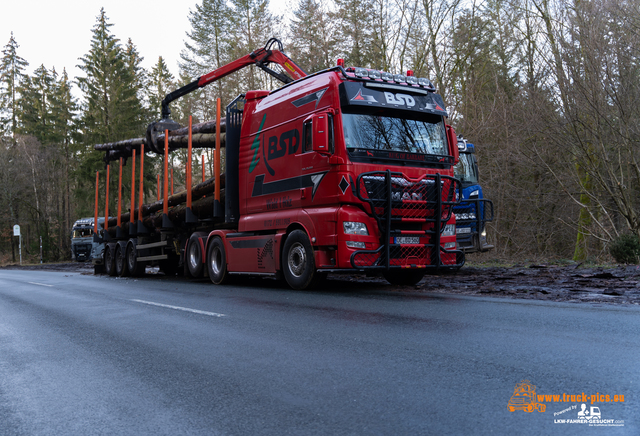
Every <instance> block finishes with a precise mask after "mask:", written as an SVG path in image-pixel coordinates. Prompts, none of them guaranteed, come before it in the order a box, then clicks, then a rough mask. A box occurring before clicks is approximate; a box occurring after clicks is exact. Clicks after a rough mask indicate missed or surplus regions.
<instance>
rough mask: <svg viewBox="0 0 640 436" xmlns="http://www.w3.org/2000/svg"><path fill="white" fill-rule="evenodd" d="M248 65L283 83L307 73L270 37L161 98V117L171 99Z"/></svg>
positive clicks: (169, 113)
mask: <svg viewBox="0 0 640 436" xmlns="http://www.w3.org/2000/svg"><path fill="white" fill-rule="evenodd" d="M273 44H278V46H279V47H278V48H279V50H271V46H272V45H273ZM270 63H276V64H279V65H281V66H282V67H283V68H284V69H285V70H286V71H287V72H289V74H291V75H292V76H293V79H291V78H290V77H289V76H286V75H284V74H281V73H278V72H277V71H274V70H272V69H270V68H269V67H268V65H269V64H270ZM249 65H256V66H258V67H260V68H261V69H262V70H264V71H265V72H267V73H269V74H270V75H272V76H273V77H275V78H276V79H278V80H280V81H281V82H283V83H289V82H292V81H293V80H297V79H301V78H303V77H306V76H307V73H306V72H305V71H304V70H303V69H302V68H300V67H299V66H298V65H296V63H295V62H293V61H292V60H291V58H289V56H287V55H286V54H284V53H283V52H282V43H281V42H280V41H279V40H277V39H275V38H271V39H270V40H269V41H268V42H267V43H266V44H265V46H264V48H260V49H258V50H255V51H254V52H252V53H250V54H248V55H246V56H243V57H241V58H240V59H236V60H235V61H233V62H230V63H228V64H227V65H224V66H222V67H220V68H218V69H216V70H213V71H212V72H210V73H208V74H205V75H204V76H200V77H198V78H197V79H196V80H194V81H193V82H191V83H189V84H188V85H185V86H183V87H182V88H179V89H176V90H175V91H173V92H171V93H169V94H167V96H166V97H165V98H164V100H162V119H163V120H164V119H168V118H169V116H170V115H171V110H170V109H169V103H171V102H172V101H174V100H176V99H178V98H180V97H182V96H184V95H186V94H189V93H190V92H192V91H195V90H196V89H199V88H202V87H203V86H207V85H208V84H210V83H212V82H215V81H216V80H218V79H222V78H223V77H225V76H227V75H229V74H231V73H234V72H236V71H238V70H240V69H242V68H244V67H247V66H249Z"/></svg>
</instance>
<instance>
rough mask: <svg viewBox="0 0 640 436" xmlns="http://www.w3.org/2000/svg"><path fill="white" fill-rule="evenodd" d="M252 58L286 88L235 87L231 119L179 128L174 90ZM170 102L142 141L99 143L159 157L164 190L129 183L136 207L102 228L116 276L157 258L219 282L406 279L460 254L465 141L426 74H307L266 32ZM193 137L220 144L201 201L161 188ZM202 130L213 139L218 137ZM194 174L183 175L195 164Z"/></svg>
mask: <svg viewBox="0 0 640 436" xmlns="http://www.w3.org/2000/svg"><path fill="white" fill-rule="evenodd" d="M274 44H278V45H279V50H275V49H272V47H273V45H274ZM247 65H257V66H258V67H260V68H262V69H263V70H265V71H266V72H268V73H269V74H271V75H272V76H274V77H276V78H278V79H279V80H281V81H282V82H283V83H284V85H283V86H282V87H281V88H279V89H276V90H274V91H265V90H251V91H247V92H245V93H244V94H242V95H240V96H238V97H237V98H236V99H235V100H234V101H232V102H231V103H230V104H229V105H228V106H227V108H226V118H225V120H224V121H222V120H221V116H220V115H218V116H217V119H216V121H215V123H212V122H210V123H202V124H199V125H194V126H189V127H187V128H186V129H185V128H183V127H181V126H179V125H177V124H176V123H174V122H173V121H171V120H170V108H169V103H171V102H172V101H173V100H175V99H177V98H180V97H181V96H183V95H186V94H187V93H189V92H191V91H193V90H195V89H198V88H200V87H202V86H206V85H207V84H208V83H211V82H213V81H215V80H217V79H219V78H221V77H224V76H225V75H227V74H230V73H232V72H234V71H237V70H238V69H240V68H243V67H244V66H247ZM273 65H280V67H281V68H280V70H281V71H284V72H286V73H288V74H289V75H291V77H289V76H288V75H285V74H284V73H283V72H278V71H275V70H274V69H273V68H272V67H273ZM218 111H219V109H218ZM162 113H163V119H162V120H160V121H158V122H156V123H153V124H152V125H150V126H149V128H148V131H147V135H146V137H145V138H138V139H136V140H126V141H120V142H117V143H109V144H99V145H96V146H95V148H96V149H98V150H102V151H105V161H106V162H107V163H108V162H109V161H111V160H117V159H128V158H129V157H132V158H133V159H134V160H135V154H136V151H137V153H138V158H139V160H140V163H141V164H142V161H143V159H144V154H145V153H146V152H156V153H162V154H164V155H165V163H164V167H165V177H164V195H163V199H162V200H160V201H158V202H157V203H154V204H151V205H143V204H142V181H141V182H140V186H141V188H140V201H139V204H138V207H137V208H136V205H135V202H134V201H133V199H134V197H135V194H134V193H133V187H132V197H131V200H132V201H131V208H130V211H129V213H128V214H125V215H122V217H121V218H120V212H118V215H117V217H118V218H119V219H118V221H117V222H114V221H113V220H109V221H112V222H111V223H109V221H107V223H106V224H107V226H111V227H108V229H102V230H99V229H96V234H95V236H94V237H95V238H96V240H98V241H102V242H103V243H104V246H105V249H104V256H103V258H104V267H105V271H106V272H107V273H109V274H114V275H115V274H118V275H127V274H133V275H139V274H142V273H143V272H144V268H145V266H148V265H159V266H160V268H161V269H162V270H163V271H164V272H165V273H166V274H175V273H180V272H184V273H186V274H187V275H190V276H193V277H203V276H207V275H208V276H209V278H210V280H211V281H212V282H213V283H215V284H222V283H225V282H226V281H227V280H228V279H229V277H230V276H231V275H234V274H247V275H263V276H274V277H276V278H284V279H285V280H286V282H287V283H288V284H289V286H290V287H291V288H293V289H306V288H308V287H310V286H312V285H314V284H316V283H318V282H319V281H321V280H322V279H323V278H324V277H326V275H327V274H328V273H345V272H346V273H355V272H360V273H369V274H382V275H383V276H384V277H385V278H386V279H387V280H388V281H389V282H390V283H393V284H406V285H410V284H415V283H417V282H418V281H420V280H421V279H422V277H423V276H424V274H425V272H426V271H427V270H429V269H438V268H446V267H456V266H457V267H459V266H462V264H463V263H464V254H463V252H462V251H459V250H456V248H455V246H456V234H455V217H454V215H453V213H452V211H453V207H454V206H455V205H456V204H457V200H456V191H457V190H459V189H460V182H459V181H458V180H457V179H455V178H454V174H453V167H454V165H455V164H456V163H457V161H458V147H457V138H456V135H455V132H454V130H453V128H451V126H448V125H447V124H446V117H447V112H446V111H445V105H444V102H443V100H442V98H441V97H440V96H439V95H438V94H437V93H436V92H435V88H434V87H433V85H432V84H431V82H430V81H429V80H427V79H423V78H416V77H413V75H412V73H411V72H410V71H409V72H407V74H406V75H404V74H395V75H393V74H390V73H387V72H380V71H377V70H370V69H365V68H354V67H350V68H346V67H345V66H344V64H343V62H342V61H341V60H339V61H338V65H337V66H335V67H333V68H329V69H327V70H323V71H319V72H317V73H314V74H310V75H308V74H307V73H305V72H304V71H303V70H302V69H301V68H299V67H298V66H297V65H296V64H295V63H294V62H293V61H292V60H291V59H290V58H288V57H287V56H286V55H285V54H284V53H283V52H282V48H281V45H280V44H279V41H277V40H270V41H269V43H268V44H267V45H266V46H265V47H264V48H262V49H259V50H256V51H255V52H253V53H251V54H250V55H247V56H245V57H244V58H241V59H239V60H237V61H234V62H232V63H230V64H228V65H226V66H224V67H222V68H220V69H218V70H215V71H213V72H211V73H209V74H207V75H205V76H202V77H200V78H198V79H197V80H195V81H194V82H192V83H191V84H189V85H187V86H185V87H183V88H180V89H178V90H176V91H174V92H172V93H170V94H168V95H167V97H166V98H165V99H164V100H163V102H162ZM218 113H220V111H219V112H218ZM185 135H186V136H188V137H189V138H188V139H187V141H186V143H187V147H188V150H191V147H194V146H203V147H213V148H214V149H215V157H214V160H215V165H214V167H215V168H216V171H215V176H214V178H213V180H207V181H204V182H203V183H201V184H200V185H198V186H196V187H195V188H191V187H190V186H191V185H190V182H187V185H188V186H187V188H186V193H187V197H193V198H191V199H189V198H187V199H186V200H187V202H186V203H183V201H184V200H185V196H184V195H183V194H184V193H181V194H176V195H174V196H171V197H169V196H168V195H167V190H168V189H167V186H168V185H167V163H166V162H167V161H166V156H167V154H168V153H169V152H171V150H173V149H175V148H180V147H183V146H184V144H185V141H184V140H183V139H184V137H185ZM207 135H215V136H216V141H215V145H212V144H213V140H212V139H210V140H208V139H207ZM181 138H182V139H181ZM207 141H209V142H207ZM163 143H164V146H163ZM221 147H224V148H225V159H224V165H225V168H224V172H222V169H220V170H218V168H219V162H220V149H221ZM188 161H189V162H191V158H190V157H189V159H188ZM121 162H122V161H121ZM121 165H122V163H121ZM134 167H135V165H134ZM107 171H108V168H107ZM186 171H187V177H188V178H189V177H190V176H189V171H190V170H189V164H187V169H186ZM140 174H141V173H140ZM98 177H99V176H98V175H97V178H98ZM132 177H133V176H132ZM97 186H98V184H97V182H96V188H97ZM207 186H209V188H211V186H213V187H215V188H214V191H213V192H212V191H211V190H209V191H207ZM212 189H213V188H212ZM205 194H206V195H205ZM97 197H98V194H97V191H96V199H97ZM174 197H176V198H174ZM177 197H180V198H177ZM196 198H197V200H196ZM190 201H193V202H192V203H190ZM96 210H97V200H96ZM96 214H97V212H96ZM106 214H108V212H107V211H105V215H106ZM135 217H137V219H135ZM114 227H115V229H114Z"/></svg>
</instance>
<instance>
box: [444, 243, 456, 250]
mask: <svg viewBox="0 0 640 436" xmlns="http://www.w3.org/2000/svg"><path fill="white" fill-rule="evenodd" d="M451 248H456V243H455V242H445V244H444V249H445V250H448V249H451Z"/></svg>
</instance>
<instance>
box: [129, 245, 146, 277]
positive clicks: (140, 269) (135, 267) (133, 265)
mask: <svg viewBox="0 0 640 436" xmlns="http://www.w3.org/2000/svg"><path fill="white" fill-rule="evenodd" d="M144 266H145V265H144V263H143V262H138V256H137V253H136V248H135V247H134V246H133V244H132V243H129V244H127V269H128V270H129V274H131V275H132V276H133V277H140V276H141V275H143V274H144Z"/></svg>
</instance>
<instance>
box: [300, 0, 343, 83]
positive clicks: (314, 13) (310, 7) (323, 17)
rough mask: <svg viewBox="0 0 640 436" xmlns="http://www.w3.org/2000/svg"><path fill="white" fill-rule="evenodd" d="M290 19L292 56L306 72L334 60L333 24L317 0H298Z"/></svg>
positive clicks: (327, 65)
mask: <svg viewBox="0 0 640 436" xmlns="http://www.w3.org/2000/svg"><path fill="white" fill-rule="evenodd" d="M293 16H294V18H293V19H292V20H291V24H290V30H289V34H290V35H289V39H290V41H291V44H290V50H291V57H292V59H293V60H294V61H295V62H296V63H297V64H298V65H300V66H301V67H302V68H304V69H305V70H306V71H307V72H309V73H313V72H316V71H320V70H323V69H325V68H329V67H330V66H331V65H332V64H333V62H335V59H334V58H335V56H336V53H335V46H336V40H335V38H334V34H335V25H334V23H333V20H331V18H330V17H329V13H328V11H327V10H326V8H325V7H324V6H323V4H322V3H320V2H319V1H317V0H300V1H299V2H298V6H297V8H296V10H295V11H294V12H293Z"/></svg>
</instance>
